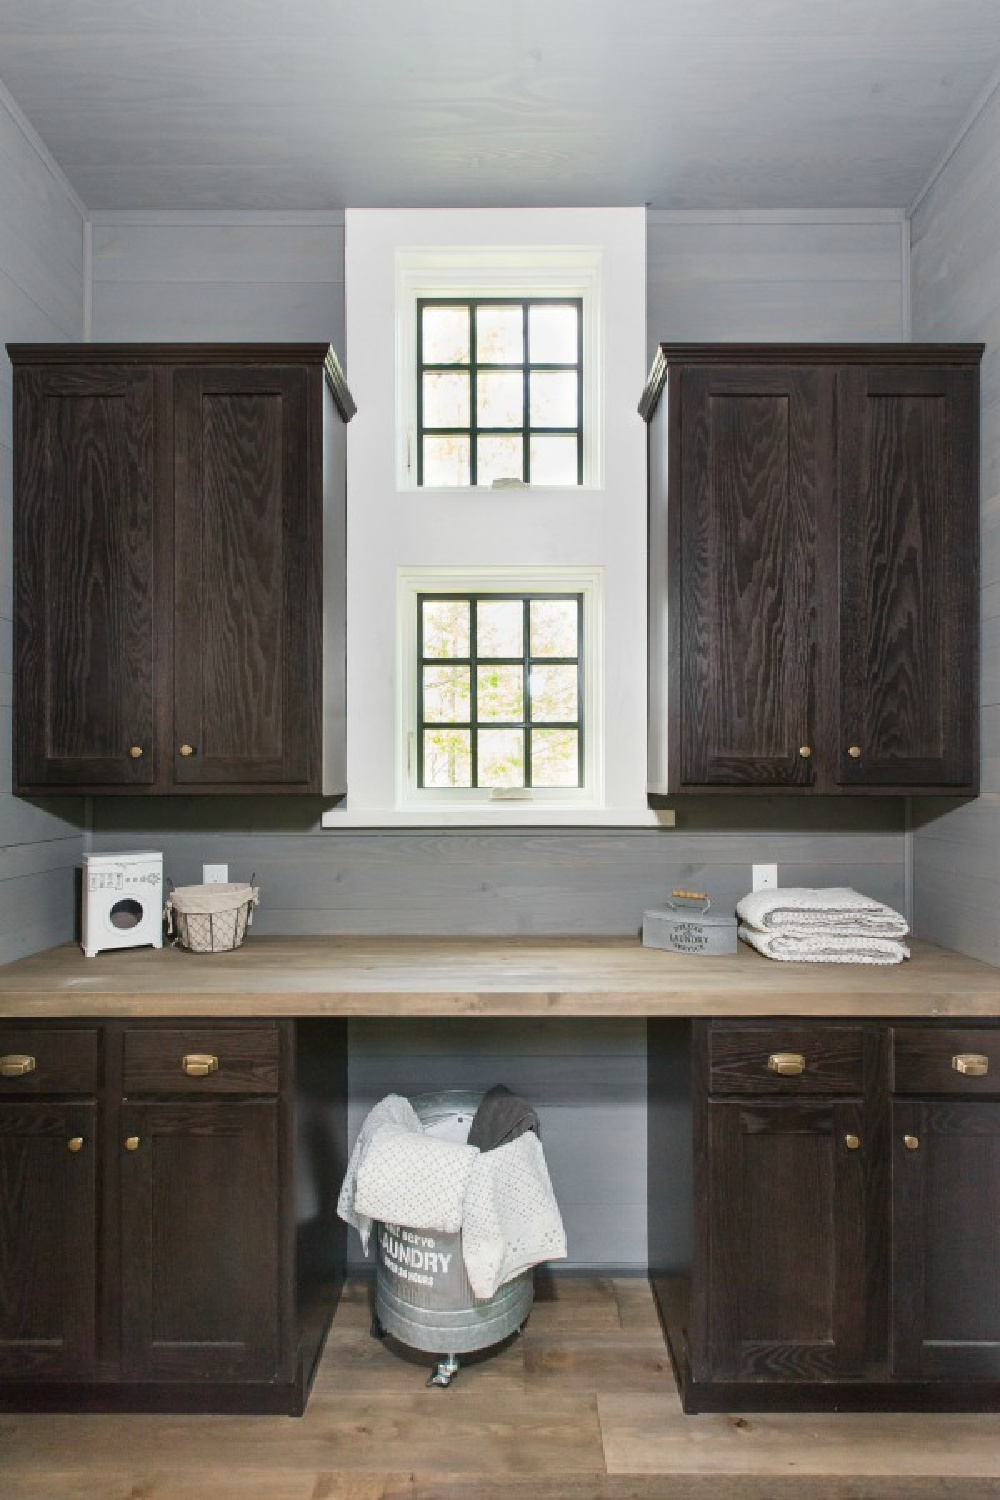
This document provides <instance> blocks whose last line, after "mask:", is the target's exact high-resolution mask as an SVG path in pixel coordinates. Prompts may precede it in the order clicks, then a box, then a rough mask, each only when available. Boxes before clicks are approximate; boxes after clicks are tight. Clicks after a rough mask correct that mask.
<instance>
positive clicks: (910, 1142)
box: [903, 1135, 920, 1151]
mask: <svg viewBox="0 0 1000 1500" xmlns="http://www.w3.org/2000/svg"><path fill="white" fill-rule="evenodd" d="M903 1145H904V1146H905V1147H906V1149H907V1151H916V1150H917V1149H918V1148H919V1146H920V1137H919V1136H918V1135H904V1136H903Z"/></svg>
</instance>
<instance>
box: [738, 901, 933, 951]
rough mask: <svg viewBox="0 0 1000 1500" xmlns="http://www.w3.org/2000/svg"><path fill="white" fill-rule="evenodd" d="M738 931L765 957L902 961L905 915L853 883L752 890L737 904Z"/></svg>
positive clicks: (906, 930) (904, 947) (906, 928)
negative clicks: (860, 889) (854, 888)
mask: <svg viewBox="0 0 1000 1500" xmlns="http://www.w3.org/2000/svg"><path fill="white" fill-rule="evenodd" d="M736 915H737V917H738V918H739V920H740V927H739V935H740V937H741V938H742V939H743V941H744V942H745V943H749V944H750V946H751V947H752V948H756V949H757V952H758V953H763V954H764V956H765V958H777V959H784V960H786V961H787V960H798V961H800V962H806V963H814V964H824V963H825V964H831V963H832V964H898V963H901V962H902V961H903V959H904V958H909V956H910V950H909V948H907V946H906V944H905V943H904V942H903V941H902V939H903V938H904V937H905V936H906V934H907V932H908V931H909V927H908V926H907V922H906V918H905V917H904V916H902V915H901V914H900V913H899V912H898V911H894V910H893V908H892V907H891V906H886V904H885V903H884V902H883V901H876V900H874V898H873V897H871V896H863V895H862V894H861V892H860V891H855V890H852V889H851V888H850V887H849V886H821V887H819V888H818V889H815V890H813V889H812V888H810V887H808V886H786V887H784V888H783V889H782V888H778V889H775V890H766V891H753V892H752V893H751V894H750V895H749V896H744V897H743V899H742V900H741V901H738V902H737V904H736Z"/></svg>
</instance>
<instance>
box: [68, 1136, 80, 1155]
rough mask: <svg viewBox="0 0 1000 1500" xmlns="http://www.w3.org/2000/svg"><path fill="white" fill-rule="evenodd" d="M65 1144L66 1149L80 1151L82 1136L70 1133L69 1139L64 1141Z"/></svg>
mask: <svg viewBox="0 0 1000 1500" xmlns="http://www.w3.org/2000/svg"><path fill="white" fill-rule="evenodd" d="M66 1146H67V1148H68V1150H70V1151H73V1152H76V1151H82V1150H83V1136H82V1135H71V1136H70V1138H69V1140H68V1141H67V1142H66Z"/></svg>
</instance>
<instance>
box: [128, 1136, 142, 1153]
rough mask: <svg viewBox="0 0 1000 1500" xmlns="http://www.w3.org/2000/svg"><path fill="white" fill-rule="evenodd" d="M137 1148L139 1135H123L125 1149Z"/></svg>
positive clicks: (134, 1149) (133, 1149)
mask: <svg viewBox="0 0 1000 1500" xmlns="http://www.w3.org/2000/svg"><path fill="white" fill-rule="evenodd" d="M138 1149H139V1137H138V1136H137V1135H127V1136H126V1137H125V1150H126V1151H138Z"/></svg>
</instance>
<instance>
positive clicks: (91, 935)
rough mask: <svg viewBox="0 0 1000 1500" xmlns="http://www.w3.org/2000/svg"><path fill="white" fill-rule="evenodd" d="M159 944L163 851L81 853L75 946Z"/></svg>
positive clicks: (90, 950) (92, 951)
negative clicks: (78, 927) (80, 894)
mask: <svg viewBox="0 0 1000 1500" xmlns="http://www.w3.org/2000/svg"><path fill="white" fill-rule="evenodd" d="M149 945H152V946H153V947H154V948H162V947H163V855H162V854H152V853H149V852H144V853H140V854H85V855H84V856H83V918H82V922H81V946H82V948H83V951H84V953H85V954H86V955H87V957H88V958H94V957H95V955H96V954H98V953H100V952H101V951H102V950H103V949H105V948H143V947H147V946H149Z"/></svg>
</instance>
